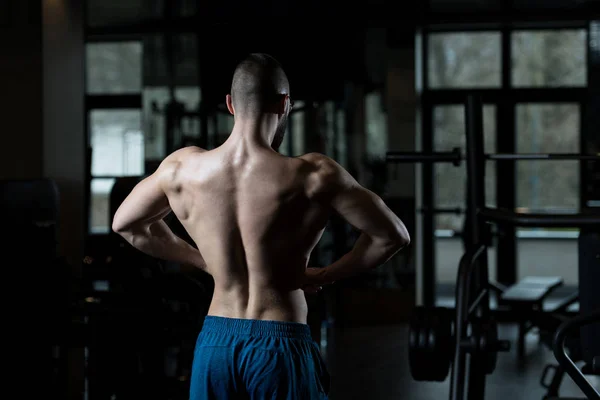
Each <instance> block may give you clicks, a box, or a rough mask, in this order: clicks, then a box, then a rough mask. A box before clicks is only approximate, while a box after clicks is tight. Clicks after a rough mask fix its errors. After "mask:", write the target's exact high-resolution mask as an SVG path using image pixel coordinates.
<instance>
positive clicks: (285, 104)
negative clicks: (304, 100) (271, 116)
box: [277, 94, 291, 115]
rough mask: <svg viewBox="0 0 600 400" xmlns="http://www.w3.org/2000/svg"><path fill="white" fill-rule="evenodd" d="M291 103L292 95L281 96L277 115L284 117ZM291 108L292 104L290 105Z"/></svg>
mask: <svg viewBox="0 0 600 400" xmlns="http://www.w3.org/2000/svg"><path fill="white" fill-rule="evenodd" d="M289 102H290V95H289V94H284V95H282V96H281V99H280V100H279V104H278V107H277V108H278V110H277V114H279V115H284V114H285V112H286V110H287V107H288V103H289ZM290 106H291V104H290Z"/></svg>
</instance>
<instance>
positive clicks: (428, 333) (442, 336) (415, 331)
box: [408, 307, 454, 382]
mask: <svg viewBox="0 0 600 400" xmlns="http://www.w3.org/2000/svg"><path fill="white" fill-rule="evenodd" d="M453 319H454V317H453V313H452V311H451V310H450V309H448V308H441V307H432V308H425V307H417V308H416V309H415V312H414V313H413V315H412V318H411V322H410V325H409V326H410V328H409V342H410V344H409V350H408V360H409V364H410V372H411V374H412V377H413V378H414V379H415V380H417V381H437V382H442V381H444V380H445V379H446V377H447V376H448V372H449V371H450V361H451V358H452V321H453Z"/></svg>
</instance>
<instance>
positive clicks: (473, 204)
mask: <svg viewBox="0 0 600 400" xmlns="http://www.w3.org/2000/svg"><path fill="white" fill-rule="evenodd" d="M465 121H466V136H467V154H466V160H467V213H466V215H465V218H467V220H466V223H465V229H466V232H465V234H466V235H467V236H466V240H465V245H466V247H467V252H468V253H469V254H473V253H474V251H475V250H476V249H477V247H479V246H481V244H482V243H484V229H485V226H484V223H485V221H484V220H483V219H481V218H480V217H479V216H478V213H479V210H480V209H481V208H482V207H484V206H485V153H484V151H483V105H482V102H481V99H480V98H477V97H475V96H473V95H470V96H468V97H467V102H466V107H465ZM484 249H485V248H484ZM475 263H476V267H475V268H472V270H471V272H470V277H469V278H470V279H469V281H470V284H469V285H467V287H468V290H469V293H470V294H471V295H477V294H479V293H480V292H481V291H482V290H484V289H485V288H487V285H488V271H487V252H486V251H485V250H484V251H483V254H482V255H481V257H479V258H478V259H477V260H476V261H475ZM472 300H473V299H471V296H469V295H467V294H465V303H466V304H470V303H471V302H472ZM461 311H462V310H461ZM488 314H489V294H487V293H486V294H485V295H484V296H483V298H482V299H481V301H480V303H479V305H478V306H477V307H476V308H475V309H474V311H473V316H474V317H476V318H480V319H483V320H485V319H486V318H488V317H489V316H488ZM465 318H466V317H465ZM485 361H486V360H485V355H482V354H481V353H480V352H477V351H474V352H473V353H471V354H470V356H469V362H468V364H467V369H468V376H469V378H468V382H469V387H468V391H467V398H468V399H469V400H481V399H483V398H484V397H485V381H486V368H485Z"/></svg>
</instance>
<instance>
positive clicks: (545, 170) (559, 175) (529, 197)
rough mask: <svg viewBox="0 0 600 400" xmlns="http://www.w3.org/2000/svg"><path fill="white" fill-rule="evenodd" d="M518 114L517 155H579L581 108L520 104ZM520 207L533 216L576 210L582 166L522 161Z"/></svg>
mask: <svg viewBox="0 0 600 400" xmlns="http://www.w3.org/2000/svg"><path fill="white" fill-rule="evenodd" d="M516 111H517V152H521V153H578V152H579V137H580V121H579V118H580V114H579V106H578V105H577V104H520V105H517V110H516ZM517 206H518V207H520V208H523V209H525V210H524V211H527V210H528V211H531V212H535V211H543V210H546V211H555V210H563V211H564V210H576V209H577V208H578V207H579V162H577V161H518V162H517Z"/></svg>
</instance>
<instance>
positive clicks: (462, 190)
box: [433, 105, 496, 284]
mask: <svg viewBox="0 0 600 400" xmlns="http://www.w3.org/2000/svg"><path fill="white" fill-rule="evenodd" d="M483 124H484V132H483V135H484V150H485V152H487V153H491V152H494V151H495V148H496V107H495V106H493V105H484V107H483ZM433 129H434V151H451V150H452V149H453V148H455V147H458V148H460V151H461V153H462V154H463V155H464V154H465V151H466V136H465V135H466V132H465V107H464V106H463V105H443V106H436V107H435V108H434V111H433ZM433 169H434V188H435V189H434V190H435V201H434V204H435V207H438V208H448V209H453V208H456V209H461V210H464V209H465V207H466V201H467V198H466V179H467V174H466V171H467V169H466V164H465V162H464V161H463V162H462V163H461V165H460V166H459V167H455V166H454V165H452V164H447V163H443V164H439V163H438V164H434V167H433ZM485 192H486V193H485V194H486V202H487V204H488V205H490V206H494V205H495V200H496V171H495V164H494V162H488V163H487V164H486V171H485ZM434 224H435V225H434V228H435V231H436V238H435V248H436V251H435V254H436V260H435V265H436V271H437V272H436V274H437V281H438V283H450V284H453V283H454V282H456V273H457V268H458V261H459V260H460V258H461V256H462V254H463V253H464V247H463V243H462V239H461V238H460V237H455V236H454V233H455V232H462V230H463V224H464V214H463V213H442V214H438V215H436V216H435V217H434ZM489 267H490V274H492V275H491V276H494V275H493V274H495V258H494V257H493V250H491V251H490V253H489Z"/></svg>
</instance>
